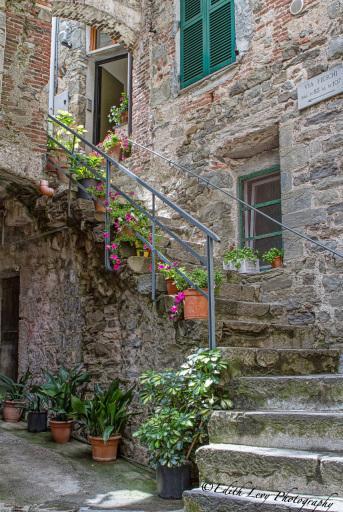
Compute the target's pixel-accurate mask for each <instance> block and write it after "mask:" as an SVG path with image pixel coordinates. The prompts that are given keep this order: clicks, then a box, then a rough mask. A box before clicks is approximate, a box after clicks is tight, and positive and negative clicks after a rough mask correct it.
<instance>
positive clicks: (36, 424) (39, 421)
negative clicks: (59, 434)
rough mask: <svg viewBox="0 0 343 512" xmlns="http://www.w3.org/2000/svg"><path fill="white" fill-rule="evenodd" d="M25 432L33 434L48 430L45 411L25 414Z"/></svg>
mask: <svg viewBox="0 0 343 512" xmlns="http://www.w3.org/2000/svg"><path fill="white" fill-rule="evenodd" d="M27 430H28V431H29V432H31V433H33V434H37V433H39V432H46V431H47V430H48V413H47V412H46V411H30V412H29V413H28V414H27Z"/></svg>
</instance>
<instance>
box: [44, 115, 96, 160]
mask: <svg viewBox="0 0 343 512" xmlns="http://www.w3.org/2000/svg"><path fill="white" fill-rule="evenodd" d="M55 117H56V119H57V120H58V121H60V122H61V123H63V124H64V125H65V126H68V128H71V129H72V130H74V131H75V132H76V133H77V134H78V135H84V134H85V133H86V132H87V130H86V129H85V127H84V126H83V125H82V124H77V122H76V120H75V118H74V116H73V115H72V114H71V113H70V112H67V111H65V110H59V111H58V113H57V114H56V116H55ZM52 125H53V132H52V136H53V137H54V139H56V140H57V142H59V143H60V144H62V145H63V146H64V147H66V148H67V149H69V151H74V150H75V149H77V148H78V147H79V141H78V139H77V138H76V137H74V135H73V134H72V133H70V132H69V131H68V130H67V129H66V128H64V127H63V126H61V125H59V124H58V123H56V122H54V121H52ZM59 148H60V146H59V145H58V144H56V143H55V142H54V141H52V140H51V139H48V149H49V150H52V149H59Z"/></svg>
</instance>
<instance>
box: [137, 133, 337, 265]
mask: <svg viewBox="0 0 343 512" xmlns="http://www.w3.org/2000/svg"><path fill="white" fill-rule="evenodd" d="M129 142H130V143H131V144H133V145H134V146H137V147H139V148H141V149H143V150H144V151H148V152H149V153H151V154H153V155H155V156H157V157H158V158H161V159H162V160H164V161H165V162H167V163H168V164H169V165H171V166H173V167H175V168H177V169H180V170H181V171H183V172H185V173H187V174H189V175H190V176H192V177H193V178H196V179H197V180H198V181H201V182H203V183H204V184H206V185H207V186H208V187H211V188H213V189H214V190H218V191H219V192H221V193H222V194H223V195H225V196H227V197H229V198H230V199H233V200H234V201H236V202H237V203H239V204H241V205H242V206H244V207H245V208H248V209H249V210H251V211H254V212H256V213H257V214H258V215H261V216H262V217H264V218H266V219H268V220H270V221H272V222H274V224H277V225H278V226H280V227H281V228H282V229H284V230H286V231H290V232H291V233H293V234H294V235H296V236H298V237H299V238H303V239H304V240H306V241H307V242H310V243H312V244H314V245H317V246H318V247H320V248H321V249H324V250H325V251H327V252H330V253H331V254H333V255H335V256H337V257H338V258H343V254H341V253H339V252H337V251H335V250H334V249H331V248H330V247H327V246H326V245H324V244H322V243H321V242H318V241H317V240H313V239H312V238H310V237H309V236H307V235H304V234H303V233H300V232H299V231H297V230H296V229H294V228H291V227H290V226H287V224H284V223H283V222H280V221H278V220H275V219H273V217H271V216H270V215H268V214H267V213H264V212H261V211H260V210H258V209H257V208H255V207H254V206H252V205H251V204H249V203H247V202H245V201H244V200H243V199H240V198H239V197H237V196H235V195H234V194H231V193H230V192H227V191H226V190H224V189H222V188H220V187H218V185H215V184H214V183H211V181H210V180H208V179H207V178H204V177H203V176H199V175H198V174H196V173H195V172H193V171H191V170H190V169H188V168H187V167H185V166H183V165H181V164H179V163H177V162H175V161H174V160H171V159H170V158H168V157H166V156H164V155H162V154H161V153H159V152H158V151H155V150H153V149H150V148H148V147H147V146H144V145H143V144H140V143H139V142H136V141H134V140H132V139H129Z"/></svg>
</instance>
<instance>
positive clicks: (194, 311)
mask: <svg viewBox="0 0 343 512" xmlns="http://www.w3.org/2000/svg"><path fill="white" fill-rule="evenodd" d="M183 273H184V274H185V276H186V277H188V279H189V280H190V281H191V282H192V283H194V285H195V286H197V287H198V288H200V289H202V290H204V291H206V292H207V291H208V274H207V270H205V269H204V268H201V267H199V268H196V269H194V270H192V271H190V272H184V271H183ZM176 274H177V273H176ZM174 279H175V282H176V286H177V289H178V290H179V291H181V292H183V296H184V305H183V307H184V318H185V320H206V319H207V318H208V300H207V298H206V297H205V296H204V295H203V294H202V293H200V292H199V291H198V290H197V289H196V288H190V286H189V284H188V282H187V281H186V280H185V279H183V278H182V276H180V275H178V274H177V275H175V277H174ZM222 281H223V275H222V273H221V272H219V271H216V272H215V276H214V283H215V287H216V288H219V286H220V285H221V283H222ZM175 307H177V306H176V305H175V306H173V308H175ZM170 313H175V311H172V310H171V311H170Z"/></svg>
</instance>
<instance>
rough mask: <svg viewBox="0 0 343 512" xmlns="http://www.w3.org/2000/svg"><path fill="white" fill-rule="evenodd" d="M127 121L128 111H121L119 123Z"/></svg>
mask: <svg viewBox="0 0 343 512" xmlns="http://www.w3.org/2000/svg"><path fill="white" fill-rule="evenodd" d="M128 121H129V113H128V111H126V112H123V113H122V114H121V115H120V123H121V124H127V123H128Z"/></svg>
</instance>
